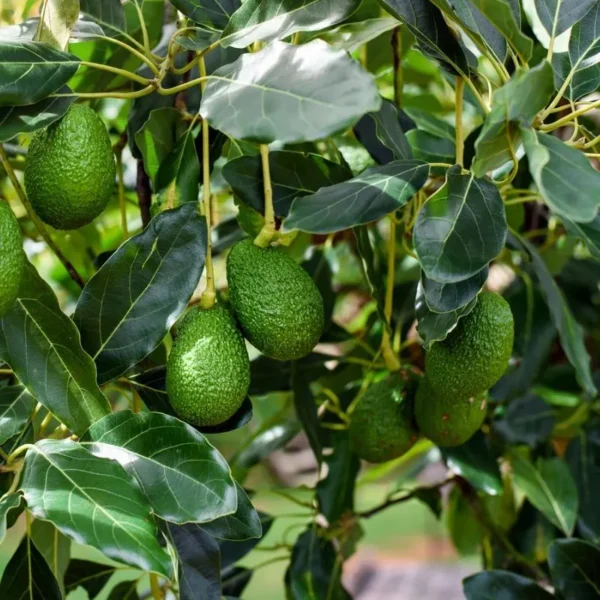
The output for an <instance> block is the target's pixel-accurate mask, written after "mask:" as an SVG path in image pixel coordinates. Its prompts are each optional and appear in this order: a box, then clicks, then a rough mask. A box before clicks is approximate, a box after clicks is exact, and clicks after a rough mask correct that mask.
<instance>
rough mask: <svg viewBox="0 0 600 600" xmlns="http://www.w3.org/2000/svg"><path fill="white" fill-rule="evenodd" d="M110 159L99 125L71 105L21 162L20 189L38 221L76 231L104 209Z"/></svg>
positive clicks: (110, 184) (87, 111)
mask: <svg viewBox="0 0 600 600" xmlns="http://www.w3.org/2000/svg"><path fill="white" fill-rule="evenodd" d="M115 175H116V167H115V157H114V153H113V150H112V146H111V143H110V138H109V137H108V132H107V131H106V127H105V126H104V123H103V122H102V119H101V118H100V117H99V116H98V115H97V114H96V113H95V112H94V111H93V110H92V109H91V108H89V107H87V106H85V105H83V104H74V105H72V106H71V108H69V110H68V111H67V113H66V115H65V116H64V117H63V118H62V119H60V120H59V121H57V122H55V123H53V124H52V125H50V126H49V127H48V128H47V129H45V130H42V131H38V132H37V133H35V134H34V136H33V138H32V140H31V144H30V145H29V152H28V153H27V159H26V161H25V189H26V191H27V195H28V196H29V200H30V202H31V204H32V205H33V208H34V210H35V212H36V213H37V214H38V216H39V217H40V219H42V221H44V222H45V223H47V224H48V225H51V226H52V227H54V228H55V229H78V228H79V227H82V226H83V225H87V224H88V223H91V222H92V221H93V220H94V219H95V218H96V217H97V216H98V215H99V214H100V213H101V212H102V211H103V210H104V209H105V208H106V205H107V204H108V201H109V200H110V198H111V196H112V193H113V190H114V187H115Z"/></svg>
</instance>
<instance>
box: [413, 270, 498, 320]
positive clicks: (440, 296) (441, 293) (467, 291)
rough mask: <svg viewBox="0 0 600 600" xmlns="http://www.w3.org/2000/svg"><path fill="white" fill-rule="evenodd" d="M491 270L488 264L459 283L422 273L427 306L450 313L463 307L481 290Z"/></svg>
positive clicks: (422, 284)
mask: <svg viewBox="0 0 600 600" xmlns="http://www.w3.org/2000/svg"><path fill="white" fill-rule="evenodd" d="M489 272H490V270H489V267H487V266H486V267H484V268H483V269H481V271H479V273H475V275H473V276H472V277H469V278H468V279H465V280H463V281H458V282H457V283H438V282H437V281H434V280H433V279H429V278H428V277H427V276H426V275H424V274H423V275H421V286H422V288H423V293H424V294H425V302H427V306H428V307H429V309H430V310H431V311H433V312H437V313H449V312H454V311H457V310H460V309H462V308H463V307H465V306H467V304H469V302H471V301H472V300H473V298H475V297H476V296H477V294H478V293H479V292H480V291H481V288H482V287H483V286H484V285H485V282H486V281H487V278H488V275H489Z"/></svg>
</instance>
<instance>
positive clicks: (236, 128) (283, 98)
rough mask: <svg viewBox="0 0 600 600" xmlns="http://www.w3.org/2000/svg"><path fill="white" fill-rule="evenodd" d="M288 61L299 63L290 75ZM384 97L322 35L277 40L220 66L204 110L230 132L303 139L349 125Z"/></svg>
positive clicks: (255, 138)
mask: <svg viewBox="0 0 600 600" xmlns="http://www.w3.org/2000/svg"><path fill="white" fill-rule="evenodd" d="M290 64H294V65H297V69H296V70H295V71H294V74H293V76H292V77H289V76H288V75H289V65H290ZM380 102H381V101H380V97H379V94H378V92H377V86H376V85H375V82H374V81H373V79H372V77H371V75H369V74H368V73H367V72H366V71H364V70H363V69H362V67H361V66H360V65H359V64H358V63H356V62H354V61H353V60H352V59H351V58H350V57H349V56H348V55H347V54H346V52H344V51H343V50H334V49H333V48H331V47H329V46H328V45H327V44H325V42H322V41H321V40H314V41H312V42H310V43H308V44H303V45H300V46H293V45H290V44H285V43H283V42H273V43H271V44H269V45H268V46H267V47H265V48H263V49H262V50H261V51H260V52H255V53H252V54H243V55H242V56H240V58H238V60H236V61H235V62H234V63H232V64H229V65H225V66H224V67H221V68H220V69H217V71H215V73H214V76H213V78H211V80H210V81H209V82H208V84H207V86H206V89H205V92H204V95H203V97H202V106H201V114H202V116H203V117H204V118H206V119H208V121H209V122H210V124H211V125H212V126H213V127H214V128H216V129H218V130H220V131H222V132H223V133H225V134H227V135H228V136H229V137H233V138H236V139H247V140H253V141H258V142H262V143H269V142H273V141H279V142H288V143H299V142H306V141H313V140H317V139H321V138H325V137H328V136H330V135H331V134H333V133H336V132H337V131H340V130H343V129H345V128H347V127H349V126H351V125H352V124H353V123H354V121H356V120H357V119H358V118H359V117H361V116H362V115H363V114H365V113H367V112H372V111H376V110H378V109H379V105H380ZM265 106H268V107H269V110H268V111H267V114H266V115H265V114H264V107H265ZM242 115H243V117H242Z"/></svg>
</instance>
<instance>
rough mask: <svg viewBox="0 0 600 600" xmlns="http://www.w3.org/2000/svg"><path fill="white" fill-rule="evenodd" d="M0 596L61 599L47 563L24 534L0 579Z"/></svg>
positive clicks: (37, 599)
mask: <svg viewBox="0 0 600 600" xmlns="http://www.w3.org/2000/svg"><path fill="white" fill-rule="evenodd" d="M0 597H1V598H6V599H7V600H8V599H9V598H10V599H11V600H12V599H13V598H14V599H15V600H17V599H21V598H28V599H29V600H61V598H62V594H61V593H60V588H59V587H58V583H57V582H56V579H55V577H54V575H53V574H52V571H51V570H50V567H49V566H48V563H46V561H45V559H44V557H43V556H42V555H41V553H40V551H39V550H38V549H37V548H36V547H35V544H33V542H32V541H31V538H30V537H29V536H28V535H26V536H25V537H24V538H23V541H22V542H21V544H20V545H19V547H18V548H17V551H16V552H15V554H14V555H13V557H12V558H11V559H10V560H9V561H8V564H7V565H6V568H5V569H4V574H3V575H2V580H1V581H0Z"/></svg>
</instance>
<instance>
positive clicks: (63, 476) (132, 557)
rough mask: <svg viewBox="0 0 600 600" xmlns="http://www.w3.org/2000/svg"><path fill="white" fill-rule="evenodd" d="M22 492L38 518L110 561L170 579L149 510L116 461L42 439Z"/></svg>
mask: <svg viewBox="0 0 600 600" xmlns="http://www.w3.org/2000/svg"><path fill="white" fill-rule="evenodd" d="M50 486H51V489H52V493H49V491H48V490H49V489H50ZM21 488H22V490H23V493H24V495H25V500H26V501H27V506H28V508H29V510H31V512H32V514H33V516H34V517H36V518H40V519H45V520H48V521H52V523H54V525H56V527H57V528H58V529H59V530H60V531H61V532H62V533H64V534H65V535H68V536H69V537H72V538H73V539H75V540H76V541H78V542H79V543H82V544H89V545H91V546H94V547H95V548H97V549H98V550H100V551H101V552H103V553H104V554H105V555H106V556H108V557H109V558H113V559H115V560H118V561H122V562H125V563H127V564H130V565H132V566H135V567H137V568H139V569H141V570H144V571H147V570H150V571H156V572H157V573H161V574H162V575H165V576H166V577H169V576H170V574H171V561H170V559H169V556H168V555H167V554H166V552H165V551H164V550H162V548H161V547H160V546H159V544H158V541H157V539H156V528H155V526H154V522H153V521H152V517H151V513H150V507H149V506H148V504H147V503H146V501H145V498H144V497H143V496H142V493H141V492H140V490H139V488H138V487H137V485H136V484H135V483H134V480H133V479H132V478H131V477H130V476H129V475H128V474H127V473H126V472H125V470H124V469H123V467H121V465H119V464H118V463H116V462H114V461H112V460H106V459H103V458H98V457H96V456H94V455H93V454H91V453H89V452H88V451H87V450H86V449H85V448H83V447H82V446H81V445H79V444H76V443H75V442H72V441H71V440H63V441H56V440H43V441H41V442H38V443H37V444H36V445H35V446H33V447H32V448H30V449H29V451H28V452H27V455H26V457H25V469H24V471H23V480H22V482H21Z"/></svg>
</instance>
